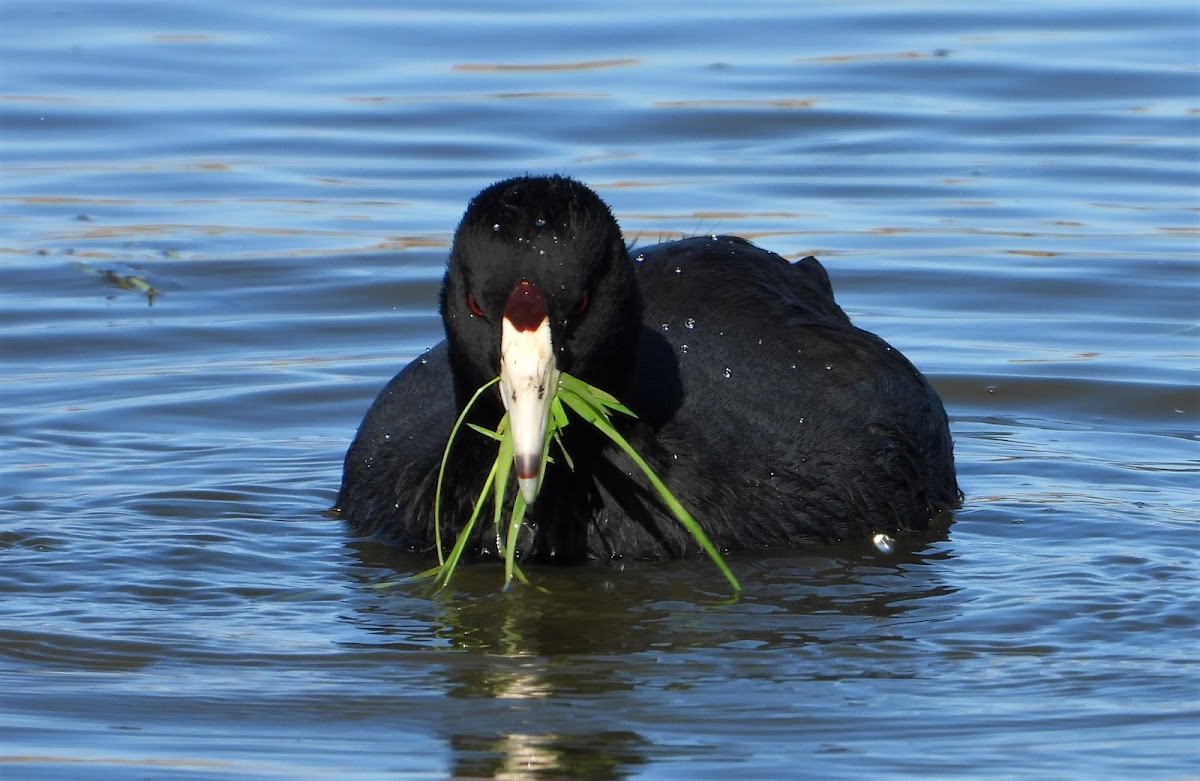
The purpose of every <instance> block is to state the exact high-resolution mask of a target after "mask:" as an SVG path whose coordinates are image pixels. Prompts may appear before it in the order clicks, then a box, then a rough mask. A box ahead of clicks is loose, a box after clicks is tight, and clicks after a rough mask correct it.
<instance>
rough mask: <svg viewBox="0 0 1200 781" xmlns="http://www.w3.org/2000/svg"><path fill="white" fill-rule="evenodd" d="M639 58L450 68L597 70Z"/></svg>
mask: <svg viewBox="0 0 1200 781" xmlns="http://www.w3.org/2000/svg"><path fill="white" fill-rule="evenodd" d="M641 63H642V61H641V60H638V59H634V58H625V59H618V60H585V61H583V62H548V63H543V64H533V63H528V64H525V63H512V64H507V63H506V64H501V63H462V64H459V65H454V66H452V67H451V70H456V71H475V72H478V71H485V72H502V71H538V72H545V71H586V70H598V69H600V68H626V67H629V66H631V65H640V64H641Z"/></svg>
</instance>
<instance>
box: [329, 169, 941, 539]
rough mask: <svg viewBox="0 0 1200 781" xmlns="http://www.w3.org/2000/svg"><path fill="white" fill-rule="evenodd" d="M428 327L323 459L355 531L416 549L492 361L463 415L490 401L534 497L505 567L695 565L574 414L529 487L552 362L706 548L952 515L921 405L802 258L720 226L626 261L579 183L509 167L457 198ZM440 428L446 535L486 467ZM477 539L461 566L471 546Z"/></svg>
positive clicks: (928, 404)
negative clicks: (346, 439)
mask: <svg viewBox="0 0 1200 781" xmlns="http://www.w3.org/2000/svg"><path fill="white" fill-rule="evenodd" d="M441 313H442V319H443V321H444V323H445V327H446V340H445V341H444V342H441V343H440V344H438V345H437V346H436V347H434V348H433V349H432V350H430V351H429V352H428V353H426V354H425V355H423V356H421V357H420V358H419V359H417V360H415V361H413V362H412V363H411V364H409V365H408V366H407V367H406V368H405V369H404V370H403V371H401V372H400V373H399V374H398V375H396V377H395V378H393V379H392V380H391V382H389V383H388V384H387V386H386V387H385V388H384V389H383V391H382V392H381V393H380V394H379V396H378V398H376V400H375V403H374V405H373V406H372V407H371V409H370V411H368V412H367V415H366V417H365V419H364V420H363V422H362V425H361V426H360V428H359V430H358V435H357V436H356V437H355V440H354V443H353V444H352V445H351V446H350V450H349V452H348V453H347V454H346V461H345V471H344V474H343V478H342V487H341V492H340V494H339V496H338V507H339V508H340V510H341V512H342V515H343V517H344V518H346V519H347V520H348V522H349V523H350V525H351V526H352V527H353V528H354V529H356V530H358V531H360V532H363V533H368V534H375V535H377V536H379V537H381V538H383V539H385V540H388V541H389V542H392V543H393V544H396V545H399V546H402V547H404V548H408V549H410V550H413V551H417V552H420V553H425V554H432V553H433V546H434V530H433V525H432V524H433V503H434V490H435V485H436V482H437V474H438V467H439V464H440V461H441V458H442V452H443V448H444V447H445V445H446V441H447V438H448V435H449V432H450V428H451V426H452V424H453V422H454V420H455V419H456V417H457V415H458V413H459V412H460V411H461V410H462V408H463V406H464V405H465V404H466V402H467V400H468V399H469V398H470V397H471V396H472V395H473V394H474V393H475V391H476V390H477V389H478V388H479V387H480V386H481V385H483V384H484V383H485V382H487V381H488V380H491V379H493V378H494V377H496V376H497V373H498V372H500V370H501V365H502V363H503V364H504V365H505V367H506V368H505V371H504V380H503V382H502V384H501V385H500V386H496V387H495V388H492V389H489V390H488V391H486V392H485V393H484V394H483V396H482V397H481V398H480V400H479V402H478V403H477V404H476V405H475V407H474V408H473V410H472V413H471V417H470V418H469V420H471V421H472V422H475V423H478V424H479V425H481V426H485V427H488V428H494V427H495V426H496V424H497V423H498V422H499V420H500V417H501V416H502V415H503V414H504V411H505V405H504V403H503V399H502V393H503V395H504V396H505V397H507V399H508V400H509V401H510V403H511V405H512V406H513V415H512V420H513V421H514V438H515V440H516V445H517V454H516V462H517V463H516V469H515V470H514V471H515V472H516V473H517V474H518V476H519V477H521V478H523V479H522V480H521V486H520V488H521V490H522V491H524V492H525V494H526V496H527V497H529V498H533V497H534V496H535V495H536V499H535V500H534V501H533V503H532V505H531V507H530V511H529V513H528V515H527V516H526V521H525V526H524V528H523V532H522V535H521V537H520V540H519V544H518V551H519V553H520V555H521V556H522V557H523V559H524V560H530V559H533V560H542V559H556V560H560V561H579V560H586V559H611V558H619V557H633V558H639V559H662V558H673V557H679V556H687V555H692V554H695V553H697V552H698V551H699V548H698V547H697V545H696V544H695V542H694V541H693V540H692V538H691V536H690V534H689V533H688V532H687V531H685V530H684V529H683V528H682V527H681V526H680V525H679V524H678V522H677V521H676V520H675V519H674V518H673V517H672V516H671V515H670V513H669V512H668V511H667V509H666V508H665V507H664V506H663V505H662V504H661V502H660V500H659V498H658V497H657V495H656V493H655V492H654V491H653V489H652V488H650V487H649V485H648V484H647V483H646V481H645V479H644V477H643V475H642V474H641V472H640V471H639V470H638V469H637V468H636V467H635V466H634V465H633V464H632V462H631V461H630V460H629V459H628V458H627V457H626V456H625V455H624V454H623V453H621V452H620V451H619V450H618V449H617V448H616V447H615V446H613V445H612V444H611V443H609V442H608V440H606V439H604V438H603V437H602V436H601V435H600V434H599V433H598V432H596V431H595V430H594V429H592V428H591V427H590V426H588V425H587V424H585V423H583V422H581V421H576V422H575V423H573V424H571V425H569V426H568V427H567V428H566V429H565V430H564V439H565V444H566V448H567V451H568V453H569V454H570V456H571V460H572V462H573V467H574V468H573V469H571V468H568V466H567V464H566V463H565V459H563V458H561V457H558V458H556V459H555V462H554V463H552V464H550V465H549V466H548V467H547V470H546V473H545V476H544V479H543V481H542V483H541V485H540V486H539V485H538V484H537V479H536V468H533V467H532V466H531V465H532V464H536V462H537V454H538V448H540V442H541V437H542V432H544V428H542V427H543V426H544V425H545V412H544V408H545V404H547V403H548V401H549V398H550V393H551V391H552V390H553V388H554V387H555V385H554V383H555V382H556V376H557V372H558V371H563V372H569V373H571V374H573V375H575V376H576V377H579V378H580V379H582V380H584V381H586V382H588V383H591V384H592V385H595V386H597V387H599V388H602V389H604V390H606V391H608V392H609V393H612V394H613V395H614V396H616V397H617V398H618V399H620V400H621V401H623V402H624V403H625V404H626V405H627V406H628V407H630V408H631V409H632V410H633V411H634V412H636V413H637V416H638V417H637V418H636V419H634V418H627V417H625V416H622V415H614V417H613V420H614V422H615V424H616V425H617V426H618V427H619V429H620V430H621V431H622V432H623V434H624V435H625V437H626V438H627V439H628V440H629V441H630V442H631V443H632V444H633V446H634V447H635V448H636V449H637V451H638V452H639V453H641V454H642V456H643V457H644V458H646V460H647V461H649V462H650V464H651V465H652V466H653V468H654V469H655V470H656V472H657V473H658V475H659V476H660V477H661V478H662V479H663V481H664V482H665V483H666V485H667V486H668V487H669V488H670V489H671V491H672V492H673V493H674V494H675V496H676V497H677V498H678V499H679V500H680V501H681V502H682V503H683V504H684V506H686V507H687V508H689V510H690V511H691V512H692V514H693V515H694V516H695V518H696V520H697V521H698V522H699V523H700V525H701V526H702V527H703V528H704V530H705V531H706V532H707V533H708V535H709V537H710V538H711V539H712V540H713V542H714V543H715V544H716V545H717V547H718V548H721V549H723V550H736V549H751V548H768V547H779V546H788V545H797V544H803V543H821V542H833V541H837V540H846V539H852V538H864V537H867V536H870V535H871V534H872V533H877V532H894V531H896V530H898V529H907V530H920V529H923V528H925V527H926V526H927V525H928V523H929V521H930V519H931V518H932V517H933V516H934V515H936V514H937V513H939V512H941V511H944V510H950V509H953V508H955V507H957V506H958V504H959V502H960V498H961V495H960V493H959V490H958V485H957V483H956V480H955V475H954V457H953V448H952V444H951V440H950V431H949V426H948V423H947V419H946V413H945V410H944V409H943V407H942V402H941V400H940V399H939V398H938V395H937V393H936V392H935V391H934V390H933V388H932V387H930V385H929V383H928V382H926V380H925V378H924V377H923V376H922V375H921V373H920V372H918V371H917V370H916V369H915V368H914V367H913V365H912V364H911V363H909V362H908V360H907V359H905V358H904V356H903V355H901V354H900V352H899V351H898V350H895V349H893V348H892V347H890V346H889V345H888V344H887V343H886V342H884V341H883V340H882V339H880V338H879V337H877V336H875V335H873V334H870V333H868V332H866V331H863V330H861V329H859V328H856V327H854V326H853V325H851V324H850V320H849V318H847V317H846V314H845V313H844V312H843V311H842V310H841V308H840V307H839V306H838V305H837V303H835V302H834V299H833V290H832V288H831V287H830V284H829V278H828V276H827V275H826V273H825V269H824V268H822V266H821V264H820V263H818V262H817V260H816V259H815V258H811V257H809V258H804V259H803V260H800V261H798V262H796V263H789V262H787V261H786V260H784V259H783V258H781V257H779V256H778V255H775V254H773V253H771V252H768V251H766V250H763V249H760V248H758V247H756V246H754V245H753V244H751V243H749V242H747V241H745V240H744V239H740V238H737V237H734V236H709V237H696V238H690V239H684V240H681V241H672V242H667V243H664V244H656V245H654V246H650V247H643V248H637V249H633V250H630V249H629V248H627V247H626V245H625V243H624V239H623V238H622V235H621V230H620V228H619V227H618V225H617V222H616V220H615V219H614V218H613V216H612V214H611V212H610V211H609V209H608V206H607V205H605V203H604V202H603V201H602V200H601V199H600V198H599V197H598V196H597V195H596V194H595V193H594V192H592V191H591V190H590V189H588V188H587V187H585V186H584V185H582V184H580V183H579V182H576V181H574V180H572V179H569V178H566V177H561V176H546V177H540V176H523V177H517V178H513V179H508V180H505V181H502V182H498V183H497V184H494V185H492V186H490V187H488V188H487V189H485V190H483V192H481V193H479V195H477V196H476V197H475V198H474V200H472V201H471V203H470V205H469V206H468V207H467V211H466V214H465V215H464V216H463V219H462V223H461V224H460V225H459V226H458V230H457V232H456V233H455V236H454V244H453V247H452V248H451V251H450V262H449V266H448V268H447V270H446V276H445V280H444V285H443V288H442V295H441ZM501 387H503V391H501V390H498V388H501ZM522 432H524V433H522ZM458 437H459V438H458V439H457V440H456V441H455V443H454V447H453V449H452V451H451V455H450V459H449V463H448V466H447V471H446V476H445V486H444V488H443V499H442V518H441V523H442V537H443V539H444V540H450V541H453V540H454V539H455V538H456V537H457V535H458V533H459V531H460V530H461V529H462V526H463V524H464V522H465V521H466V519H467V518H468V517H469V515H470V509H471V507H472V505H473V503H474V501H475V499H476V497H477V496H478V494H479V491H480V488H481V486H482V485H483V482H484V479H485V477H486V475H487V472H488V470H489V469H490V467H491V465H492V462H493V461H494V459H495V453H496V449H495V445H494V443H492V442H491V441H490V440H488V439H486V438H485V437H483V436H482V435H480V434H478V433H476V432H473V431H471V430H470V429H467V428H465V427H464V428H463V429H462V430H461V431H460V433H459V435H458ZM556 450H557V448H556V447H554V446H552V453H551V454H552V455H555V453H556ZM531 470H532V471H531ZM510 490H512V489H510ZM509 496H510V499H511V498H512V497H513V496H515V493H510V495H509ZM484 517H487V518H490V517H491V515H490V513H488V512H486V511H485V514H484ZM483 526H484V524H479V531H478V542H477V543H475V544H473V545H472V546H471V547H470V548H469V549H468V550H469V551H470V553H471V555H473V556H479V555H487V554H489V553H494V540H495V532H494V529H493V530H488V529H484V528H483Z"/></svg>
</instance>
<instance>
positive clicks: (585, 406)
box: [559, 375, 742, 593]
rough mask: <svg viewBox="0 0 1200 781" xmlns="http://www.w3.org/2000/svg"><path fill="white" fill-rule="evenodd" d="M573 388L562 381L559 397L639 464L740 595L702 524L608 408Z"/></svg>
mask: <svg viewBox="0 0 1200 781" xmlns="http://www.w3.org/2000/svg"><path fill="white" fill-rule="evenodd" d="M562 376H566V375H562ZM572 379H574V378H572ZM575 382H576V383H579V385H583V383H582V382H581V381H579V380H576V381H575ZM572 385H574V384H573V383H569V384H568V385H566V386H564V385H563V384H562V383H561V377H560V384H559V397H560V398H562V400H563V403H564V404H566V405H567V406H568V407H570V408H571V409H573V410H574V411H575V412H576V413H577V414H578V415H579V416H580V417H581V418H583V419H584V420H585V421H587V422H588V423H590V424H592V425H593V426H595V427H596V428H597V429H599V430H600V432H601V433H603V434H604V435H605V436H606V437H608V438H609V439H611V440H612V441H613V442H614V443H616V445H617V447H619V448H621V450H623V451H625V454H626V455H627V456H629V457H630V458H631V459H633V462H634V463H635V464H637V465H638V468H639V469H641V470H642V472H643V474H645V475H646V479H648V480H649V481H650V484H651V485H653V486H654V490H656V491H657V492H658V495H659V497H661V498H662V500H663V503H664V504H666V505H667V507H668V508H669V509H670V510H671V512H672V514H674V516H675V518H676V520H678V521H679V523H680V524H681V525H682V526H683V528H685V529H687V530H688V532H690V533H691V535H692V537H694V538H695V540H696V543H697V544H698V545H699V546H700V548H701V549H702V550H703V551H704V552H705V553H707V554H708V557H709V558H710V559H712V561H713V563H714V564H716V565H717V569H719V570H721V574H723V575H724V576H725V579H726V580H728V581H729V585H731V586H733V590H734V592H736V593H741V591H742V586H741V584H740V583H738V581H737V578H735V577H734V575H733V572H731V571H730V569H729V567H728V566H727V565H726V564H725V560H724V559H723V558H722V557H721V554H720V552H719V551H718V550H717V548H716V546H715V545H713V544H712V541H711V540H709V539H708V535H707V534H705V533H704V530H703V529H702V528H700V524H698V523H696V519H695V518H693V517H692V515H691V513H689V512H688V511H687V509H686V508H684V506H683V505H682V504H680V503H679V500H678V499H676V498H675V495H674V494H672V493H671V492H670V490H668V489H667V487H666V485H664V484H663V482H662V480H660V479H659V478H658V475H656V474H655V473H654V470H653V469H651V468H650V465H649V464H647V463H646V461H645V460H644V459H643V458H642V457H641V455H639V454H638V452H637V451H636V450H634V449H633V446H632V445H630V444H629V442H628V441H627V440H626V439H625V437H623V436H621V434H620V432H618V431H617V430H616V429H615V428H613V425H612V423H610V422H609V420H608V415H607V414H606V413H605V412H604V406H607V405H604V404H602V403H600V402H599V401H597V400H596V399H595V398H594V397H592V398H589V395H584V394H580V393H579V392H578V391H577V390H576V388H577V387H578V385H575V386H574V387H572ZM590 390H595V389H593V388H591V386H587V387H586V391H590ZM586 391H585V393H586Z"/></svg>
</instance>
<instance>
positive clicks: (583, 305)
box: [570, 293, 588, 317]
mask: <svg viewBox="0 0 1200 781" xmlns="http://www.w3.org/2000/svg"><path fill="white" fill-rule="evenodd" d="M587 305H588V295H587V293H584V294H583V295H582V296H580V297H579V300H578V301H576V302H575V307H574V308H573V309H572V310H571V312H570V314H571V317H576V316H578V315H581V314H583V311H584V310H585V309H587Z"/></svg>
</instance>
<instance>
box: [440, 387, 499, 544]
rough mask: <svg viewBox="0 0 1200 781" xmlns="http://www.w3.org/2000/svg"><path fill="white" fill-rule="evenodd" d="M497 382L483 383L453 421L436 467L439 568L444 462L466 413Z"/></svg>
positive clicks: (447, 457)
mask: <svg viewBox="0 0 1200 781" xmlns="http://www.w3.org/2000/svg"><path fill="white" fill-rule="evenodd" d="M497 382H500V378H499V377H496V378H495V379H492V380H489V381H488V382H485V383H484V384H483V385H481V386H479V390H477V391H475V394H474V395H473V396H471V400H470V401H468V402H467V406H465V407H463V411H462V412H461V413H459V416H458V420H456V421H454V428H452V429H450V437H449V438H448V439H447V440H446V449H445V450H443V451H442V464H441V466H440V467H438V479H437V489H436V490H435V492H434V494H433V544H434V547H435V548H437V556H438V565H439V566H445V564H446V558H445V555H444V554H443V553H442V480H443V478H445V476H446V462H447V461H449V460H450V447H451V446H452V445H453V444H454V439H455V438H456V437H457V436H458V430H459V429H460V428H462V424H463V421H464V420H466V419H467V413H468V412H470V411H471V407H473V406H475V402H476V401H478V400H479V397H480V396H482V395H483V392H484V391H485V390H487V389H488V388H490V387H491V386H492V385H494V384H496V383H497Z"/></svg>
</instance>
